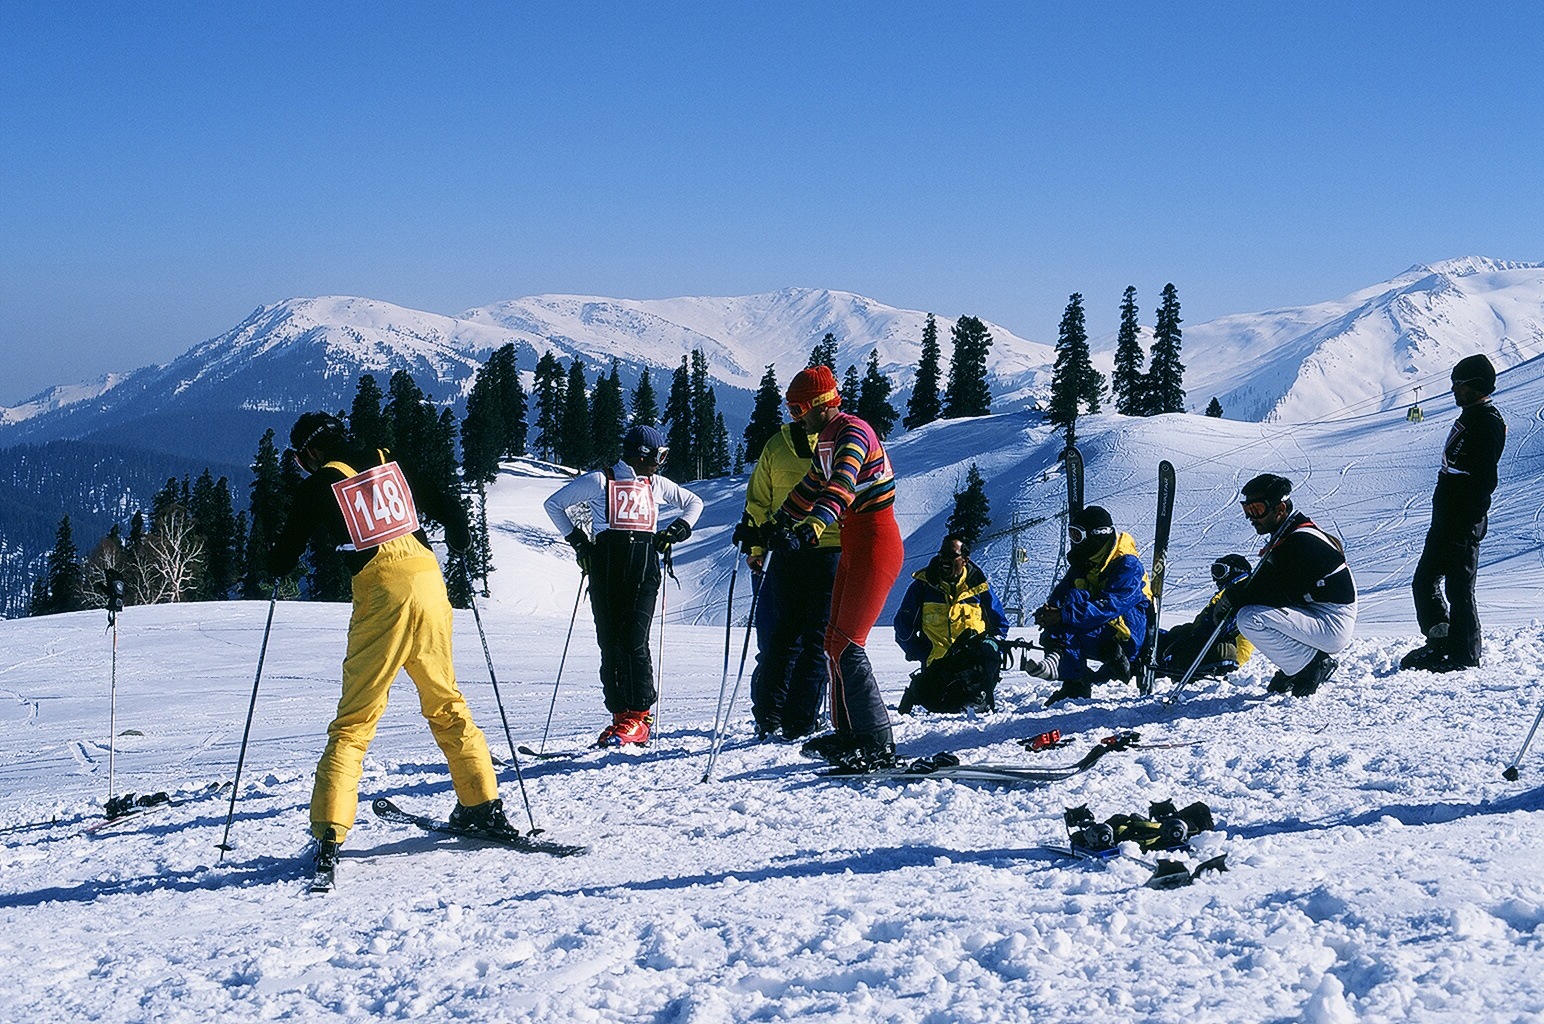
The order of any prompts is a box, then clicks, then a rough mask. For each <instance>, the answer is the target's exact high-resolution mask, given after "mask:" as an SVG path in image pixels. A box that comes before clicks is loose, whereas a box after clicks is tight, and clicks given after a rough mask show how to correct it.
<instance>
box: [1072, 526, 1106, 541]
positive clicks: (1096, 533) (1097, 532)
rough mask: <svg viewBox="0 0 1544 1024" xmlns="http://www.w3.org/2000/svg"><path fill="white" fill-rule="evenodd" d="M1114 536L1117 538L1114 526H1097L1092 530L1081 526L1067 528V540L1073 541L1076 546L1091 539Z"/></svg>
mask: <svg viewBox="0 0 1544 1024" xmlns="http://www.w3.org/2000/svg"><path fill="white" fill-rule="evenodd" d="M1113 536H1115V527H1113V526H1096V527H1094V528H1093V529H1092V530H1085V529H1083V527H1081V526H1069V527H1067V539H1068V540H1070V541H1072V543H1074V544H1081V543H1083V541H1085V540H1087V539H1088V538H1089V537H1113Z"/></svg>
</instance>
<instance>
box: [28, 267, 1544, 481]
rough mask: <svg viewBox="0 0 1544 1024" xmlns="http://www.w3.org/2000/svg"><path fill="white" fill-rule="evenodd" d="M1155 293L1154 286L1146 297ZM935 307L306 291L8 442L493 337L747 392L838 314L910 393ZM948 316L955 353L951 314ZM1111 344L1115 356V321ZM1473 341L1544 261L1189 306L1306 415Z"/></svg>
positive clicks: (1385, 402) (1246, 416)
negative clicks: (1318, 295) (1211, 316)
mask: <svg viewBox="0 0 1544 1024" xmlns="http://www.w3.org/2000/svg"><path fill="white" fill-rule="evenodd" d="M1178 284H1179V285H1180V298H1181V303H1182V304H1183V301H1184V294H1185V292H1184V283H1183V282H1178ZM1138 298H1139V302H1140V301H1142V300H1143V296H1142V295H1139V296H1138ZM1089 301H1099V300H1098V298H1097V297H1090V300H1089ZM1114 301H1115V300H1114V297H1111V298H1110V302H1111V304H1113V303H1114ZM1154 301H1155V296H1146V302H1145V306H1144V308H1146V307H1147V306H1152V305H1153V304H1154ZM954 312H968V311H954ZM1149 312H1150V311H1149ZM926 316H927V314H926V313H925V312H922V311H918V310H904V309H897V308H894V307H891V306H886V305H884V304H883V303H880V302H876V301H875V300H873V299H869V298H865V297H863V296H861V295H854V294H852V293H850V292H842V291H833V290H828V289H819V288H787V289H784V290H782V291H777V292H768V293H765V294H760V295H748V296H738V297H683V298H674V299H646V300H632V299H614V298H604V297H599V296H573V295H537V296H530V297H527V298H522V299H513V300H509V301H505V302H496V303H492V304H490V305H486V306H480V307H475V308H473V309H469V310H466V311H463V312H462V313H460V314H458V315H456V316H444V315H440V314H435V313H426V312H421V311H418V310H411V309H406V308H404V307H401V306H396V305H392V304H391V303H387V302H381V301H378V300H374V299H368V298H355V297H347V296H327V297H319V298H297V299H289V300H286V301H284V302H279V303H275V304H273V305H270V306H264V307H262V308H260V309H258V310H256V311H254V312H253V314H252V315H251V316H250V317H248V318H247V319H246V320H245V321H244V322H242V323H241V324H239V325H237V326H236V327H235V328H233V329H232V330H230V331H228V332H226V333H225V334H222V335H220V336H219V337H216V338H212V339H210V340H208V341H206V342H203V343H201V344H199V345H196V346H194V347H193V348H191V349H189V350H188V352H186V353H184V354H183V355H182V356H180V357H178V358H177V359H175V360H173V361H172V362H170V363H168V364H166V365H164V366H155V367H145V368H142V369H140V370H137V371H135V372H134V373H133V374H130V375H127V376H123V377H118V378H110V379H108V381H107V382H106V383H105V384H98V385H95V386H89V385H82V386H80V387H78V388H60V389H54V392H52V393H49V394H50V395H51V396H52V397H47V396H39V398H38V399H34V400H32V401H29V402H28V403H24V404H23V405H21V406H17V407H14V408H10V409H0V444H5V443H15V442H18V441H46V440H52V439H55V438H63V437H81V436H85V435H87V434H90V433H92V432H93V431H101V430H104V429H114V428H119V427H122V426H123V425H125V424H128V423H132V422H134V421H135V420H136V419H140V418H144V417H163V418H164V417H166V416H170V415H176V414H177V412H178V410H187V409H195V408H196V409H200V410H203V409H221V408H227V409H241V408H247V409H251V408H259V407H262V405H261V403H273V402H275V401H279V402H281V403H286V404H287V408H288V409H290V410H294V409H299V408H302V407H316V406H323V407H333V408H337V407H346V406H347V404H348V402H349V401H350V400H351V398H352V389H353V385H354V382H355V381H357V379H358V377H359V376H360V375H361V374H364V373H374V374H377V375H378V376H381V377H385V376H389V374H390V373H391V372H393V371H395V370H398V369H403V370H407V371H408V372H410V373H412V374H413V375H414V377H415V379H416V380H417V381H418V383H419V386H420V387H422V388H423V389H424V391H425V392H427V393H429V394H432V395H434V396H435V398H436V399H437V400H438V401H441V402H447V403H451V402H455V401H458V400H459V399H460V398H461V397H462V396H464V395H465V393H466V391H467V390H468V389H469V388H470V386H471V380H472V377H473V375H474V374H475V372H476V369H477V367H478V366H479V365H480V364H481V362H482V360H483V359H484V358H486V356H487V354H488V353H489V352H491V351H492V350H493V349H495V348H497V347H499V346H501V345H504V344H509V343H513V344H515V345H516V346H518V347H519V349H520V351H521V356H520V359H521V365H522V367H523V368H524V369H525V370H526V371H527V372H529V371H530V369H531V368H532V366H534V363H535V359H536V358H537V356H539V355H540V354H541V353H542V352H545V351H547V350H548V349H551V350H552V351H553V352H554V353H555V354H557V355H559V356H560V357H563V358H576V357H577V358H582V359H584V360H585V362H586V363H587V364H588V365H589V366H591V367H596V368H599V367H603V366H605V365H607V364H609V362H610V361H611V359H612V358H614V357H615V358H618V359H620V360H621V361H622V363H623V365H624V369H625V372H626V373H628V374H637V373H638V372H641V371H642V369H643V368H645V367H648V368H650V369H651V371H653V372H655V373H656V374H668V373H669V372H671V371H672V370H674V368H675V367H676V366H677V365H679V363H680V360H681V357H682V356H683V355H686V354H687V353H689V352H690V351H692V350H693V349H697V348H700V349H702V350H703V352H704V353H705V354H706V355H707V358H708V370H709V373H710V375H711V376H712V377H713V379H714V380H715V381H717V382H719V383H721V384H723V385H726V386H728V387H731V388H737V389H741V391H742V392H745V391H753V390H754V389H755V388H756V386H757V384H758V382H759V381H760V378H761V375H762V372H763V369H764V367H765V366H767V365H768V364H771V365H773V366H775V367H776V368H777V370H778V372H779V377H780V379H783V380H786V379H787V377H788V376H789V374H791V372H792V371H793V369H795V368H797V367H800V366H802V365H804V363H805V361H806V360H807V359H808V357H809V352H810V349H811V348H812V347H813V346H814V344H815V343H816V342H818V341H819V340H820V339H821V338H822V337H824V335H825V334H827V333H830V334H832V335H833V336H834V337H835V338H836V340H837V342H838V351H839V357H838V363H839V364H840V366H842V367H845V366H847V365H855V366H858V367H860V368H861V367H862V366H864V365H865V363H866V362H867V359H868V355H869V352H870V351H873V350H877V351H878V353H879V363H880V368H881V370H882V371H883V372H885V373H886V374H888V375H889V376H890V377H891V378H892V380H894V381H895V383H896V385H897V396H898V397H899V398H901V399H904V396H905V394H906V393H907V392H908V390H909V388H910V387H911V384H912V380H913V377H914V375H915V371H916V365H917V362H918V360H919V359H920V355H921V338H922V329H923V324H924V322H925V320H926ZM937 320H938V327H939V334H940V344H941V345H942V346H943V347H944V348H945V350H946V356H947V349H948V344H949V331H950V329H951V328H952V326H953V324H954V319H953V318H952V317H951V316H947V315H939V316H938V318H937ZM987 326H988V328H989V329H990V331H991V333H992V338H993V345H992V352H991V358H990V371H991V375H992V387H993V394H994V396H995V398H996V402H997V406H996V407H997V410H998V411H1012V410H1016V409H1026V408H1032V407H1033V406H1034V405H1035V404H1036V403H1037V402H1038V401H1041V400H1043V399H1044V398H1045V397H1046V396H1047V395H1048V393H1049V388H1050V378H1051V368H1052V363H1053V361H1054V351H1053V348H1052V343H1053V342H1054V339H1044V341H1039V342H1037V341H1029V340H1026V339H1024V338H1021V337H1019V336H1017V335H1015V334H1014V333H1013V332H1012V331H1011V330H1008V329H1007V328H1005V327H1003V326H1002V325H999V324H991V323H989V324H988V325H987ZM1094 344H1095V347H1096V349H1098V348H1101V347H1102V349H1103V351H1102V352H1097V351H1096V353H1095V355H1096V359H1098V360H1101V361H1102V362H1103V363H1104V365H1106V366H1108V360H1109V358H1110V356H1111V354H1112V353H1113V349H1114V337H1113V335H1109V336H1106V337H1104V338H1097V339H1095V340H1094ZM1474 352H1483V353H1485V354H1487V355H1489V356H1490V357H1491V358H1492V359H1493V360H1494V361H1495V362H1496V363H1497V365H1498V366H1499V367H1502V368H1505V367H1507V366H1513V365H1516V364H1517V363H1519V362H1522V361H1524V360H1526V359H1529V358H1532V357H1533V356H1535V355H1538V354H1540V353H1541V352H1544V264H1539V263H1523V262H1517V261H1510V260H1499V259H1491V258H1486V257H1479V256H1470V257H1463V258H1459V259H1453V260H1446V261H1441V262H1437V263H1432V264H1425V265H1417V266H1415V267H1412V268H1410V269H1409V270H1407V271H1405V272H1404V273H1402V274H1399V275H1397V276H1396V277H1394V278H1391V279H1390V280H1388V281H1384V282H1381V283H1379V284H1376V285H1372V286H1370V287H1366V288H1362V289H1360V290H1358V291H1355V292H1353V293H1351V294H1349V295H1347V296H1345V297H1344V298H1341V299H1338V300H1335V301H1332V302H1325V303H1319V304H1316V305H1312V306H1302V307H1294V308H1286V309H1278V310H1270V311H1266V312H1262V313H1240V314H1235V315H1231V316H1226V317H1222V318H1219V319H1216V320H1212V321H1209V322H1207V323H1201V324H1187V325H1186V326H1185V328H1184V343H1183V352H1182V358H1183V360H1184V362H1185V364H1186V366H1187V372H1186V378H1185V383H1186V388H1187V391H1188V394H1189V399H1188V401H1189V406H1190V409H1191V411H1193V412H1200V411H1202V410H1204V409H1205V408H1206V406H1207V404H1208V403H1209V402H1210V400H1211V399H1212V398H1213V397H1214V396H1215V397H1217V398H1218V399H1219V401H1220V402H1221V404H1222V406H1223V409H1224V414H1225V415H1226V416H1227V417H1228V418H1230V419H1237V420H1252V421H1259V420H1269V421H1287V422H1308V421H1315V420H1321V419H1325V418H1336V417H1345V416H1354V415H1357V414H1359V413H1361V412H1366V411H1373V410H1384V411H1386V410H1389V409H1393V408H1402V407H1403V406H1404V405H1406V404H1409V403H1410V402H1412V401H1415V400H1417V393H1416V390H1415V389H1416V388H1417V387H1420V388H1421V389H1422V390H1421V392H1420V394H1419V398H1421V399H1429V398H1432V397H1433V396H1434V395H1435V393H1436V392H1437V391H1441V390H1445V374H1446V373H1447V370H1448V368H1449V367H1451V365H1452V364H1453V363H1454V362H1456V361H1457V360H1458V359H1459V358H1461V357H1462V356H1464V355H1469V354H1471V353H1474ZM87 398H89V399H91V401H86V399H87ZM45 399H46V400H45ZM731 404H732V403H731ZM190 443H192V442H191V441H190ZM181 454H193V453H181Z"/></svg>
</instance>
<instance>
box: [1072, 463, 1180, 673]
mask: <svg viewBox="0 0 1544 1024" xmlns="http://www.w3.org/2000/svg"><path fill="white" fill-rule="evenodd" d="M1062 458H1063V463H1064V465H1065V467H1066V473H1067V522H1068V523H1069V524H1070V523H1071V522H1072V520H1073V519H1075V518H1076V517H1077V515H1078V514H1079V513H1080V512H1082V511H1083V453H1082V452H1080V451H1078V449H1077V447H1076V446H1073V445H1068V446H1067V449H1066V451H1064V452H1063V453H1062ZM1174 487H1175V476H1174V464H1173V463H1172V462H1170V461H1169V460H1168V459H1164V460H1163V461H1162V462H1160V463H1158V511H1157V515H1156V516H1155V517H1154V525H1153V554H1152V560H1151V564H1150V566H1149V570H1148V581H1149V583H1148V587H1149V589H1150V590H1151V591H1152V594H1153V604H1152V615H1151V617H1150V618H1149V619H1148V624H1147V626H1148V628H1147V635H1146V636H1145V637H1144V638H1143V640H1142V647H1141V650H1139V651H1138V652H1137V659H1136V664H1135V665H1133V666H1132V668H1133V671H1134V673H1135V677H1136V683H1137V692H1139V693H1141V694H1143V695H1144V696H1146V695H1147V694H1150V693H1152V692H1153V686H1154V683H1155V682H1156V680H1157V674H1158V663H1157V662H1158V622H1159V617H1160V615H1161V614H1162V611H1163V578H1164V575H1165V574H1166V572H1167V570H1168V564H1169V530H1170V527H1171V525H1172V524H1173V522H1174Z"/></svg>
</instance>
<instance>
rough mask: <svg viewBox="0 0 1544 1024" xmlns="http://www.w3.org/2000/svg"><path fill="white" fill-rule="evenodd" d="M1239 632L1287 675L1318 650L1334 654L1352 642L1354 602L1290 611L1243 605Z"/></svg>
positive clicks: (1319, 603) (1317, 604)
mask: <svg viewBox="0 0 1544 1024" xmlns="http://www.w3.org/2000/svg"><path fill="white" fill-rule="evenodd" d="M1236 621H1237V622H1238V631H1239V632H1240V633H1242V634H1244V636H1245V637H1246V638H1247V639H1248V640H1249V642H1250V643H1252V644H1254V645H1255V649H1256V650H1258V651H1260V652H1261V653H1262V654H1264V655H1265V656H1266V657H1267V658H1269V659H1271V661H1272V662H1273V663H1274V664H1275V665H1276V667H1277V668H1279V669H1281V670H1282V671H1283V672H1285V673H1287V675H1294V674H1296V673H1298V672H1301V671H1302V670H1303V669H1305V668H1307V667H1308V663H1309V662H1310V661H1312V660H1313V656H1314V655H1315V654H1317V653H1319V652H1320V651H1324V652H1326V653H1328V654H1336V653H1338V652H1340V651H1342V650H1344V649H1345V646H1346V644H1348V643H1350V642H1351V632H1352V630H1353V629H1354V628H1355V627H1356V602H1355V601H1352V602H1351V603H1350V604H1330V603H1328V602H1323V601H1315V602H1312V603H1310V604H1306V605H1294V606H1293V607H1290V608H1272V607H1271V606H1269V605H1264V604H1246V605H1244V607H1242V608H1240V609H1239V610H1238V618H1237V620H1236Z"/></svg>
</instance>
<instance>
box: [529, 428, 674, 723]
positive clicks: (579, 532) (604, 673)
mask: <svg viewBox="0 0 1544 1024" xmlns="http://www.w3.org/2000/svg"><path fill="white" fill-rule="evenodd" d="M669 450H670V449H669V447H668V445H667V444H666V441H665V435H664V434H662V433H660V431H659V429H658V428H657V427H653V426H649V425H648V424H642V423H640V424H634V425H633V426H632V427H629V428H628V430H627V433H626V434H625V435H623V437H622V457H621V459H620V460H619V461H618V462H617V463H616V464H615V465H612V466H608V467H607V468H605V469H603V470H599V471H596V472H593V473H584V474H581V475H580V476H578V477H577V478H575V479H574V480H572V481H571V482H569V483H567V484H565V485H564V486H563V487H561V488H559V489H558V490H557V492H556V493H554V494H553V495H552V496H551V497H550V498H548V499H547V501H546V505H545V507H546V510H547V517H548V518H549V519H551V520H552V525H553V526H555V527H556V528H557V531H558V533H560V534H563V535H564V539H565V540H567V541H568V543H569V544H570V545H571V546H572V547H573V549H574V554H575V556H576V557H577V559H578V561H579V568H580V570H581V571H582V572H586V573H588V574H589V577H590V607H591V609H592V611H593V612H594V615H595V634H596V639H597V640H598V641H599V644H600V678H601V687H602V690H603V691H604V693H605V698H606V709H607V710H608V711H610V712H611V724H610V725H609V726H607V727H606V728H605V729H604V730H602V731H601V734H600V737H599V738H598V739H597V740H596V745H597V746H609V745H621V744H629V743H647V742H648V740H649V731H650V728H651V726H652V725H653V714H652V709H653V707H654V704H655V702H656V701H657V700H658V698H659V693H658V690H657V688H656V687H655V685H654V667H653V661H652V659H651V658H650V655H649V629H650V627H651V626H652V624H653V621H654V602H655V599H656V598H657V597H658V596H659V588H660V580H661V576H662V573H661V570H660V556H661V555H663V554H665V553H667V552H668V551H669V550H670V549H671V547H672V545H675V544H678V543H680V542H681V541H684V540H685V539H686V538H687V537H689V536H691V532H692V527H693V526H694V525H696V522H697V519H698V517H699V516H701V515H702V499H701V498H699V497H698V496H697V495H696V494H693V493H692V492H691V491H689V490H687V489H686V488H685V487H682V486H681V485H680V484H677V483H676V482H675V481H673V480H671V479H669V478H668V477H666V476H665V475H664V474H662V473H661V472H660V471H659V468H660V465H661V464H662V463H663V462H664V460H665V457H666V455H667V454H669ZM669 507H673V508H675V509H677V510H679V512H680V514H679V515H678V516H677V517H676V518H675V519H674V520H673V521H672V522H671V523H670V524H669V525H668V526H665V527H664V528H663V529H662V528H661V527H660V519H661V515H660V512H661V509H663V508H669ZM576 508H581V509H583V510H584V514H582V515H580V517H579V518H577V519H576V518H575V517H574V515H573V512H572V510H574V509H576ZM586 524H587V525H588V526H589V528H590V531H591V532H589V533H587V532H586V531H585V525H586Z"/></svg>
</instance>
